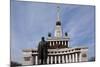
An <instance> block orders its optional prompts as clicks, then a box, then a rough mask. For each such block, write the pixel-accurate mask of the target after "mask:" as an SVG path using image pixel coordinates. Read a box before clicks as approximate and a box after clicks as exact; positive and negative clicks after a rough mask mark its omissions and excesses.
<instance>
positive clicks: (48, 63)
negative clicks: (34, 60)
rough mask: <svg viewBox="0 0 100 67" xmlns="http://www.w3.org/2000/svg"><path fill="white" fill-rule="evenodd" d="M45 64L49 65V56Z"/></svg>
mask: <svg viewBox="0 0 100 67" xmlns="http://www.w3.org/2000/svg"><path fill="white" fill-rule="evenodd" d="M47 64H49V56H48V57H47Z"/></svg>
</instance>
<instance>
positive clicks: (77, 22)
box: [11, 0, 95, 62]
mask: <svg viewBox="0 0 100 67" xmlns="http://www.w3.org/2000/svg"><path fill="white" fill-rule="evenodd" d="M57 6H60V20H61V23H62V29H63V35H64V32H68V35H69V37H70V41H69V47H80V46H86V47H88V48H89V50H88V54H89V58H90V57H92V56H95V55H94V54H95V40H94V39H95V7H94V6H89V5H87V6H86V5H85V6H82V5H71V4H69V5H68V4H50V3H48V4H47V3H35V2H18V1H17V2H16V1H14V0H11V60H14V61H17V62H21V58H22V49H25V48H36V47H37V45H38V42H39V41H40V39H41V37H42V36H45V37H47V35H48V32H51V33H52V36H53V35H54V30H55V23H56V19H57Z"/></svg>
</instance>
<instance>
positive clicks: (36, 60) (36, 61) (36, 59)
mask: <svg viewBox="0 0 100 67" xmlns="http://www.w3.org/2000/svg"><path fill="white" fill-rule="evenodd" d="M35 64H36V65H37V64H38V57H37V56H35Z"/></svg>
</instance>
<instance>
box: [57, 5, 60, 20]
mask: <svg viewBox="0 0 100 67" xmlns="http://www.w3.org/2000/svg"><path fill="white" fill-rule="evenodd" d="M59 13H60V7H59V6H57V21H60V14H59Z"/></svg>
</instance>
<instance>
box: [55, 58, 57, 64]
mask: <svg viewBox="0 0 100 67" xmlns="http://www.w3.org/2000/svg"><path fill="white" fill-rule="evenodd" d="M56 63H57V57H56V56H55V64H56Z"/></svg>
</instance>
